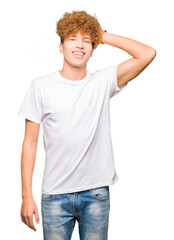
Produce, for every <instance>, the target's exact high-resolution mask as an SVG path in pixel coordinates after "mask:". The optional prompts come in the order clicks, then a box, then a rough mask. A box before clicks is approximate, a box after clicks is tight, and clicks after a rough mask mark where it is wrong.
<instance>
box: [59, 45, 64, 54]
mask: <svg viewBox="0 0 174 240" xmlns="http://www.w3.org/2000/svg"><path fill="white" fill-rule="evenodd" d="M59 51H60V53H63V44H62V43H60V44H59Z"/></svg>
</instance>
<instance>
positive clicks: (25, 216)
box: [20, 198, 39, 231]
mask: <svg viewBox="0 0 174 240" xmlns="http://www.w3.org/2000/svg"><path fill="white" fill-rule="evenodd" d="M20 214H21V220H22V222H23V223H25V224H26V225H27V226H28V227H30V228H31V229H33V230H34V231H36V228H35V226H34V223H33V214H35V220H36V222H37V224H38V223H39V214H38V209H37V206H36V203H35V201H34V199H33V198H30V199H28V198H27V199H23V202H22V206H21V212H20Z"/></svg>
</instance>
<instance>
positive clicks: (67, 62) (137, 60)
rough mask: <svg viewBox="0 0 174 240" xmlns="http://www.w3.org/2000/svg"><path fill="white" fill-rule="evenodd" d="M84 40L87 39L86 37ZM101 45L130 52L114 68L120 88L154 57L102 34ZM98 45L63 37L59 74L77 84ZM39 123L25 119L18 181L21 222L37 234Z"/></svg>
mask: <svg viewBox="0 0 174 240" xmlns="http://www.w3.org/2000/svg"><path fill="white" fill-rule="evenodd" d="M85 37H86V38H85ZM102 43H104V44H109V45H111V46H113V47H117V48H120V49H122V50H124V51H126V52H127V53H129V54H130V55H131V56H132V58H130V59H128V60H126V61H124V62H122V63H120V64H119V65H118V69H117V85H118V86H119V87H120V86H122V85H124V84H125V83H127V82H129V81H131V80H132V79H134V78H135V77H136V76H138V75H139V74H140V73H141V72H142V71H143V70H144V69H145V68H146V67H147V66H148V65H149V64H150V63H151V62H152V60H153V59H154V58H155V56H156V50H155V49H153V48H151V47H150V46H147V45H145V44H143V43H140V42H138V41H135V40H133V39H129V38H126V37H122V36H118V35H115V34H111V33H107V32H105V33H104V34H103V36H102ZM97 47H98V44H96V45H95V47H94V48H92V42H91V39H90V36H89V35H88V34H85V35H81V34H80V33H79V32H78V33H77V34H76V37H69V38H65V40H64V43H63V44H62V43H60V45H59V50H60V53H61V54H63V55H64V63H63V68H62V70H61V71H60V74H61V75H62V76H63V77H65V78H67V79H69V80H72V81H78V80H81V79H83V78H84V77H85V76H86V67H87V62H88V61H89V59H90V57H92V55H93V52H94V50H95V49H96V48H97ZM73 51H83V52H85V55H84V56H83V58H77V57H75V56H74V55H73V54H72V52H73ZM39 129H40V124H38V123H35V122H32V121H30V120H28V119H26V120H25V136H24V141H23V146H22V155H21V178H22V205H21V220H22V222H23V223H25V224H26V225H27V226H28V227H30V228H31V229H33V230H34V231H36V228H35V226H34V222H33V214H34V215H35V220H36V223H39V214H38V209H37V205H36V203H35V201H34V198H33V194H32V175H33V170H34V165H35V159H36V150H37V142H38V136H39Z"/></svg>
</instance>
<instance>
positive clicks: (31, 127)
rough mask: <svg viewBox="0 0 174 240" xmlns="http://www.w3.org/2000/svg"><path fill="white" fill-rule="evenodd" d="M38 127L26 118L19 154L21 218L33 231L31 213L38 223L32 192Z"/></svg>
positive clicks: (38, 125)
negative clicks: (20, 153)
mask: <svg viewBox="0 0 174 240" xmlns="http://www.w3.org/2000/svg"><path fill="white" fill-rule="evenodd" d="M39 129H40V124H38V123H35V122H32V121H30V120H28V119H26V121H25V136H24V141H23V145H22V155H21V179H22V206H21V220H22V221H23V222H24V223H25V224H26V225H27V226H28V227H30V228H31V229H33V230H34V231H36V228H35V226H34V223H33V214H35V219H36V222H37V223H39V214H38V209H37V206H36V203H35V201H34V198H33V194H32V176H33V170H34V165H35V159H36V151H37V143H38V136H39Z"/></svg>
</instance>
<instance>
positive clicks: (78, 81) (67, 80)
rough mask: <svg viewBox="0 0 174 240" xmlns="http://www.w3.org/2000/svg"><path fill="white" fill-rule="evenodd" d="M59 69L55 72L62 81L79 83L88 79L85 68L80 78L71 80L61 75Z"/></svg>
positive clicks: (87, 72)
mask: <svg viewBox="0 0 174 240" xmlns="http://www.w3.org/2000/svg"><path fill="white" fill-rule="evenodd" d="M60 71H61V70H57V73H58V77H59V78H60V79H61V80H63V81H64V82H67V83H70V84H81V83H84V82H86V80H87V79H88V77H89V71H88V70H86V76H85V77H84V78H82V79H81V80H71V79H68V78H65V77H63V76H62V75H61V73H60Z"/></svg>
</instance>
